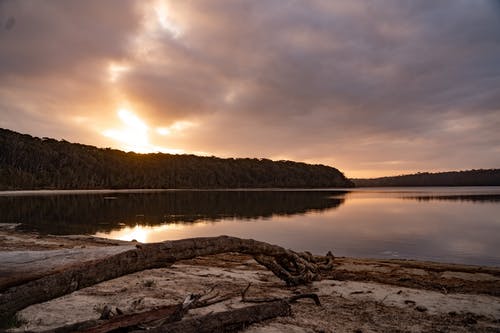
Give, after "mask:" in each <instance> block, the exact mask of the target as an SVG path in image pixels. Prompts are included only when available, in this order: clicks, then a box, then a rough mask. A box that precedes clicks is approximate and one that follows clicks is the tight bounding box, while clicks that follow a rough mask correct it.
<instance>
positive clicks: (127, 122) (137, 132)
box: [102, 108, 206, 155]
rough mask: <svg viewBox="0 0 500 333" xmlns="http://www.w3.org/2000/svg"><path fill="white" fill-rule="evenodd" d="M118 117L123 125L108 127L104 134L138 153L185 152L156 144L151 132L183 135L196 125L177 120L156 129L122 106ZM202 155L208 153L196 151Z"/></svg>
mask: <svg viewBox="0 0 500 333" xmlns="http://www.w3.org/2000/svg"><path fill="white" fill-rule="evenodd" d="M117 115H118V118H119V119H120V120H121V123H122V126H121V127H118V128H111V129H107V130H105V131H103V132H102V134H103V135H104V136H106V137H108V138H111V139H113V140H115V141H118V142H119V143H120V144H121V147H119V148H120V149H124V150H126V151H134V152H136V153H143V154H146V153H156V152H160V153H168V154H184V153H185V151H184V150H183V149H172V148H165V147H161V146H157V145H154V144H153V143H151V142H150V137H149V136H150V134H152V135H154V134H157V135H161V136H174V135H175V136H176V137H179V136H183V135H185V131H186V129H188V128H191V127H194V126H196V124H195V123H193V122H190V121H176V122H174V123H173V124H172V125H170V126H164V127H155V128H154V131H151V128H150V127H149V126H148V125H147V124H146V122H144V121H143V120H142V119H141V118H139V116H137V115H136V114H135V113H133V112H131V111H130V110H128V109H125V108H122V109H119V110H117ZM196 153H199V154H201V155H206V153H203V152H196Z"/></svg>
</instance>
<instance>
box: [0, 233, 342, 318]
mask: <svg viewBox="0 0 500 333" xmlns="http://www.w3.org/2000/svg"><path fill="white" fill-rule="evenodd" d="M47 252H49V251H47ZM229 252H237V253H242V254H248V255H251V256H252V257H253V258H254V259H255V260H256V261H257V262H258V263H260V264H261V265H263V266H265V267H266V268H268V269H269V270H271V271H272V272H273V273H274V274H275V275H276V276H277V277H278V278H280V279H281V280H283V281H284V282H285V283H286V284H287V285H288V286H296V285H301V284H307V283H310V282H312V281H316V280H320V279H321V271H322V270H329V269H331V268H332V267H333V259H334V257H333V255H332V254H331V253H328V255H327V256H326V257H315V256H313V255H311V254H310V253H307V252H305V253H298V252H295V251H292V250H287V249H284V248H282V247H280V246H277V245H271V244H268V243H265V242H260V241H256V240H253V239H241V238H237V237H229V236H219V237H201V238H188V239H182V240H175V241H166V242H161V243H151V244H142V245H141V246H140V247H136V248H135V249H131V250H128V251H124V252H120V253H118V254H114V255H110V256H107V257H105V258H103V259H97V260H93V261H87V262H81V263H78V264H72V265H67V266H63V267H60V268H59V269H57V270H52V271H50V273H48V274H47V275H45V276H43V277H40V278H37V279H34V280H30V281H27V282H26V281H23V282H22V283H21V284H20V285H15V286H10V287H9V288H7V289H6V290H0V322H1V321H2V320H6V319H7V318H9V317H12V316H13V315H15V313H16V312H17V311H19V310H21V309H23V308H25V307H27V306H29V305H32V304H36V303H41V302H44V301H48V300H50V299H53V298H56V297H60V296H63V295H66V294H69V293H71V292H73V291H76V290H79V289H82V288H85V287H89V286H91V285H94V284H97V283H99V282H102V281H106V280H110V279H113V278H117V277H120V276H123V275H127V274H130V273H134V272H138V271H142V270H146V269H151V268H160V267H168V266H170V265H172V264H173V263H175V262H176V261H180V260H185V259H193V258H196V257H199V256H207V255H214V254H221V253H229Z"/></svg>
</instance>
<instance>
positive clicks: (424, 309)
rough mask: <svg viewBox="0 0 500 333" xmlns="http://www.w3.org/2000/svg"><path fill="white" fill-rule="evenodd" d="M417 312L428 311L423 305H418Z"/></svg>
mask: <svg viewBox="0 0 500 333" xmlns="http://www.w3.org/2000/svg"><path fill="white" fill-rule="evenodd" d="M415 310H417V311H419V312H425V311H427V308H426V307H425V306H423V305H418V306H417V307H416V308H415Z"/></svg>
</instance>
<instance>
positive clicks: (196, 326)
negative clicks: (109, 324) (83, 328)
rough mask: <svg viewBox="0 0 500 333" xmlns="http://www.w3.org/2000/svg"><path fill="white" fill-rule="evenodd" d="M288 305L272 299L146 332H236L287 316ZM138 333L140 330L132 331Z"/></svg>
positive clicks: (288, 312)
mask: <svg viewBox="0 0 500 333" xmlns="http://www.w3.org/2000/svg"><path fill="white" fill-rule="evenodd" d="M290 313H291V309H290V305H289V304H288V302H286V301H274V302H270V303H263V304H257V305H253V306H248V307H244V308H240V309H235V310H230V311H224V312H216V313H211V314H208V315H205V316H201V317H196V318H192V319H185V320H182V321H178V322H173V323H169V324H166V325H163V326H160V327H157V328H153V329H150V330H148V331H147V332H148V333H162V332H168V333H209V332H210V333H211V332H221V333H222V332H236V331H238V330H240V329H242V328H245V327H247V326H248V325H250V324H253V323H257V322H261V321H263V320H266V319H271V318H276V317H280V316H289V315H290ZM133 332H135V333H140V332H142V331H133Z"/></svg>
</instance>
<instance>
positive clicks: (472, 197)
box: [403, 194, 500, 203]
mask: <svg viewBox="0 0 500 333" xmlns="http://www.w3.org/2000/svg"><path fill="white" fill-rule="evenodd" d="M403 199H410V200H417V201H461V202H467V201H468V202H479V203H480V202H500V194H467V195H425V196H416V197H403Z"/></svg>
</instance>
